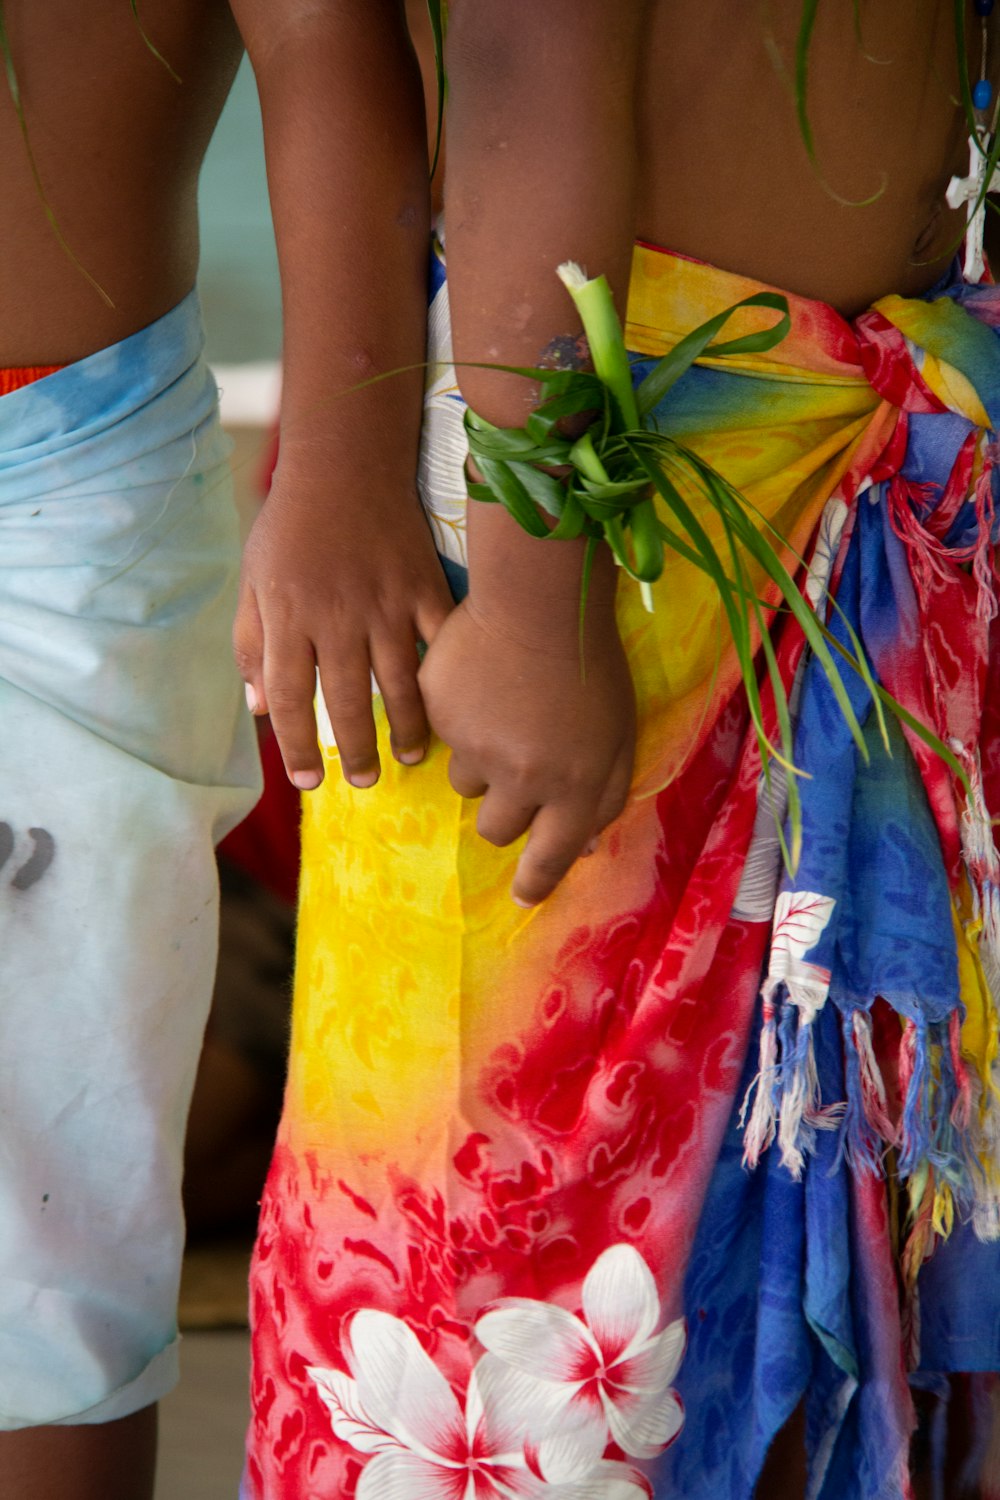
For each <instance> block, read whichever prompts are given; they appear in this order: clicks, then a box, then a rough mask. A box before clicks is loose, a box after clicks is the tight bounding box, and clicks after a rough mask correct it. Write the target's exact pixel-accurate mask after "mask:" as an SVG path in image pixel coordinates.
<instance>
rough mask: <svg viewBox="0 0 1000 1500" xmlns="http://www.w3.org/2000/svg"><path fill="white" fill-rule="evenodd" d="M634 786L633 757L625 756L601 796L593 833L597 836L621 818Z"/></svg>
mask: <svg viewBox="0 0 1000 1500" xmlns="http://www.w3.org/2000/svg"><path fill="white" fill-rule="evenodd" d="M631 785H632V756H631V755H623V756H622V757H621V759H620V760H619V762H618V764H617V765H616V766H615V768H614V770H613V771H612V773H611V775H610V776H609V778H608V784H607V786H606V787H605V788H604V791H603V793H602V794H601V800H600V802H599V803H598V804H597V816H596V817H595V819H594V827H593V831H594V833H595V834H598V833H601V832H603V830H604V829H605V828H607V827H608V825H609V824H610V823H613V822H614V821H615V819H616V818H618V817H620V816H621V814H622V812H623V811H624V809H625V804H626V803H627V801H628V794H629V787H630V786H631Z"/></svg>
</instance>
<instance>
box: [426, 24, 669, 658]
mask: <svg viewBox="0 0 1000 1500" xmlns="http://www.w3.org/2000/svg"><path fill="white" fill-rule="evenodd" d="M644 13H645V5H644V4H642V3H638V0H634V3H626V4H621V5H618V6H615V7H609V6H607V5H606V3H604V0H572V3H569V0H509V3H507V4H505V5H504V6H503V7H496V6H482V5H478V4H477V3H476V0H457V3H455V4H453V6H452V18H453V19H452V25H451V33H450V38H449V86H450V93H449V136H450V142H451V146H450V156H449V164H448V200H447V208H446V215H447V245H448V263H449V293H450V297H451V306H452V325H453V336H454V346H455V355H456V360H457V361H458V362H459V371H458V375H459V383H460V385H461V388H462V393H463V395H464V396H465V398H466V399H467V400H468V402H469V404H470V405H471V406H472V407H473V408H474V409H475V410H476V411H477V412H479V413H480V414H481V415H483V416H484V417H486V418H487V419H488V420H489V421H491V422H494V423H496V424H498V425H501V426H520V425H522V424H523V422H524V420H525V417H526V416H527V414H528V412H529V411H530V409H531V407H532V405H533V404H534V402H535V401H536V399H537V388H536V387H534V386H532V385H531V384H530V383H529V382H528V381H525V380H522V379H519V378H517V377H513V376H508V375H503V374H500V373H496V372H492V371H486V370H478V369H472V368H462V363H461V362H463V361H470V362H489V363H500V364H515V365H537V364H540V363H543V362H550V361H551V360H552V358H553V352H554V351H557V350H558V349H559V348H561V347H562V348H565V347H567V346H571V345H572V343H573V341H574V339H575V338H576V337H577V336H578V335H579V333H580V331H581V325H580V322H579V319H578V317H577V315H576V312H575V309H574V307H573V303H572V301H571V299H570V297H569V296H568V294H567V293H566V291H565V289H564V288H563V286H562V284H561V282H560V281H559V279H558V277H557V275H556V268H557V266H559V265H560V264H561V263H562V262H563V261H566V260H575V261H577V262H579V263H580V264H582V265H583V266H585V267H586V269H587V270H588V271H589V272H590V273H591V274H595V275H596V274H597V273H599V272H603V273H604V274H605V275H606V276H607V277H608V279H609V281H610V283H611V286H612V289H613V291H614V294H615V298H616V302H617V304H618V307H619V311H620V312H621V313H624V304H625V297H626V294H627V287H628V276H629V268H630V264H631V256H632V244H633V238H634V226H635V217H636V179H637V142H636V135H635V121H634V114H633V100H634V97H635V88H636V75H637V71H638V57H639V48H640V45H641V33H642V19H643V16H644ZM564 341H565V342H564ZM469 544H470V569H471V588H472V594H473V597H474V598H476V597H477V596H478V597H483V598H485V599H486V600H487V601H488V603H489V604H490V605H491V606H492V605H493V604H494V603H496V604H498V605H503V604H504V601H506V603H505V607H506V609H507V611H508V612H509V614H510V615H511V617H512V618H513V617H515V616H516V618H517V619H518V620H519V621H521V622H522V623H524V624H525V625H526V626H534V625H536V624H537V626H538V628H542V627H547V628H550V629H557V630H560V631H561V632H562V633H563V634H566V633H568V632H570V631H575V629H576V620H577V614H576V611H577V608H578V603H579V589H580V576H581V567H582V552H583V545H582V544H581V543H549V542H539V541H538V540H536V539H533V538H530V537H528V536H527V535H526V534H525V533H522V532H521V531H520V530H519V529H518V528H517V526H516V524H515V523H514V522H513V521H511V520H510V518H509V517H507V516H506V515H504V514H502V513H501V512H500V511H499V508H498V507H494V506H485V505H482V504H477V503H472V504H471V505H470V516H469ZM592 597H593V598H594V601H595V604H599V602H600V601H601V600H602V599H604V600H609V599H610V598H611V597H613V569H612V567H611V564H610V558H609V556H608V555H607V549H606V548H602V549H601V551H600V556H599V558H598V559H597V566H596V573H595V578H594V590H593V596H592Z"/></svg>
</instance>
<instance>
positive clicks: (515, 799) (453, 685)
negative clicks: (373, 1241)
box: [420, 600, 635, 906]
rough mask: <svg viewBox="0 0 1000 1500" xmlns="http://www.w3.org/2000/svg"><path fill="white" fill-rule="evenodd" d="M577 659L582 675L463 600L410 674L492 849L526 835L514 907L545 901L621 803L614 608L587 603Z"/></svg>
mask: <svg viewBox="0 0 1000 1500" xmlns="http://www.w3.org/2000/svg"><path fill="white" fill-rule="evenodd" d="M585 662H586V672H585V674H584V673H581V669H580V657H579V653H578V651H577V650H575V649H573V650H571V651H569V652H565V651H564V652H562V653H559V652H557V651H555V650H553V649H552V647H551V645H547V644H546V641H545V640H544V639H542V638H539V639H537V640H530V639H526V638H525V639H521V638H518V637H517V635H516V633H515V632H514V631H513V630H512V629H511V628H510V625H509V623H508V622H507V620H506V619H504V618H502V617H499V616H494V615H488V614H484V613H482V612H481V611H480V610H479V609H477V607H476V606H474V605H473V604H472V603H471V602H470V601H469V600H466V601H465V602H464V603H462V604H460V605H459V606H458V608H457V609H456V610H455V611H454V613H453V614H452V615H451V616H450V617H449V619H448V620H447V621H446V622H445V623H444V625H443V626H442V628H441V630H440V631H439V632H438V635H437V637H436V639H435V641H434V645H433V648H432V649H431V650H430V651H429V652H428V653H427V657H426V659H425V661H424V664H423V666H422V667H421V669H420V687H421V690H422V692H423V696H424V702H425V704H426V705H427V713H428V717H429V719H430V722H431V725H432V727H433V729H434V731H435V733H436V734H438V735H440V737H441V738H442V739H443V740H444V741H445V743H446V744H447V745H449V746H450V747H451V752H452V756H451V767H450V772H449V774H450V778H451V783H452V785H453V787H454V788H455V790H456V791H457V792H459V793H460V794H461V795H462V796H463V797H482V799H483V800H482V805H481V806H480V809H479V816H478V820H477V826H478V829H479V832H480V833H481V834H482V836H483V838H485V839H487V840H488V841H489V842H490V843H491V844H496V845H498V846H499V847H504V846H506V845H508V844H512V843H513V842H514V841H515V839H517V838H519V837H520V836H521V834H523V833H525V832H526V831H527V832H528V842H527V844H526V845H525V848H524V851H523V853H522V854H521V858H520V860H519V862H518V866H517V873H516V875H515V877H514V883H513V887H512V891H511V894H512V895H513V898H514V900H515V901H517V902H518V903H519V904H520V905H522V906H534V905H536V904H537V903H538V902H540V901H543V900H544V899H545V897H546V896H548V895H550V894H551V892H552V891H553V890H554V889H555V887H556V886H557V885H558V884H559V881H560V880H562V878H563V876H564V875H565V874H566V873H567V871H568V870H569V869H570V868H571V866H572V865H573V863H574V862H575V860H576V859H577V858H578V857H579V856H580V855H581V854H584V853H588V852H590V847H591V846H592V844H593V841H594V840H595V838H596V836H597V835H598V834H599V833H600V832H601V830H602V829H604V828H606V827H607V825H608V824H609V823H611V822H612V821H613V820H614V819H615V818H616V817H617V816H618V814H619V813H620V812H621V810H622V808H623V807H624V805H625V800H626V797H627V795H628V788H629V783H630V780H631V776H632V763H633V757H634V752H635V700H634V696H633V692H632V681H631V677H630V675H629V668H628V662H627V660H626V658H625V653H624V651H623V650H622V646H621V642H620V640H619V638H618V633H617V630H616V629H615V624H614V614H613V611H611V610H608V609H604V608H600V609H599V608H598V606H597V605H594V606H593V607H592V609H590V608H589V609H588V628H587V631H586V642H585Z"/></svg>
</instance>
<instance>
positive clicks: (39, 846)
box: [0, 824, 56, 891]
mask: <svg viewBox="0 0 1000 1500" xmlns="http://www.w3.org/2000/svg"><path fill="white" fill-rule="evenodd" d="M0 826H2V827H6V826H7V825H6V824H3V825H0ZM28 836H29V838H31V839H32V841H33V842H34V845H35V852H34V853H33V854H30V855H29V856H28V858H27V860H26V861H25V863H24V864H23V865H22V866H21V868H20V869H19V870H18V872H17V874H16V875H15V876H14V878H13V880H12V881H11V885H12V886H13V887H14V890H15V891H28V890H30V889H31V887H32V886H33V885H37V884H38V882H39V881H40V880H41V878H42V876H43V875H44V874H45V872H46V870H47V869H48V868H49V865H50V864H51V863H52V861H53V859H54V858H55V853H56V841H55V839H54V838H53V837H52V835H51V833H49V831H48V830H47V829H45V828H29V829H28Z"/></svg>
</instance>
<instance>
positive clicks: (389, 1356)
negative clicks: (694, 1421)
mask: <svg viewBox="0 0 1000 1500" xmlns="http://www.w3.org/2000/svg"><path fill="white" fill-rule="evenodd" d="M583 1312H584V1319H580V1318H577V1317H575V1316H574V1315H573V1314H572V1313H569V1312H567V1311H566V1310H565V1309H564V1308H561V1307H557V1306H555V1305H553V1304H550V1303H545V1302H538V1301H532V1300H530V1299H528V1298H516V1297H510V1298H504V1299H503V1300H501V1301H500V1302H498V1303H497V1304H496V1306H495V1307H494V1308H492V1309H491V1310H490V1311H489V1312H488V1313H486V1314H484V1316H483V1317H482V1318H481V1319H480V1320H479V1323H478V1324H477V1325H476V1333H477V1336H479V1338H480V1341H481V1342H482V1344H483V1345H484V1347H485V1348H486V1350H487V1352H486V1354H485V1355H483V1357H482V1358H481V1359H480V1360H479V1361H478V1363H477V1364H476V1366H475V1368H474V1369H473V1371H472V1374H471V1376H470V1378H469V1386H468V1390H467V1392H466V1398H465V1406H464V1410H463V1408H462V1405H461V1403H460V1402H459V1400H458V1398H457V1397H456V1395H455V1393H454V1391H453V1390H452V1389H451V1387H450V1385H449V1384H448V1382H447V1381H446V1380H445V1378H444V1376H443V1375H442V1374H441V1372H440V1371H439V1370H438V1369H437V1367H436V1366H435V1364H434V1362H433V1361H432V1360H431V1358H430V1356H429V1355H428V1354H427V1353H426V1351H425V1350H424V1349H423V1347H422V1346H421V1344H420V1342H419V1340H418V1339H417V1337H416V1334H415V1333H414V1332H413V1331H412V1329H410V1328H409V1327H408V1326H407V1324H406V1323H404V1322H403V1321H402V1320H401V1319H400V1318H396V1317H393V1316H392V1314H390V1313H385V1312H379V1311H376V1310H375V1309H372V1308H364V1309H362V1310H361V1311H359V1312H357V1313H355V1315H354V1317H353V1318H352V1319H351V1322H350V1330H349V1348H348V1351H347V1359H348V1363H349V1365H350V1368H351V1371H352V1375H347V1374H345V1373H343V1372H342V1371H340V1370H326V1369H320V1368H318V1367H315V1366H313V1367H310V1369H309V1374H310V1376H311V1377H312V1380H313V1382H314V1384H315V1386H316V1389H317V1392H318V1394H319V1396H320V1397H321V1399H322V1400H323V1401H324V1403H325V1404H326V1406H327V1408H328V1409H329V1412H330V1421H331V1424H332V1426H333V1431H334V1434H335V1435H336V1436H337V1437H338V1438H339V1439H340V1441H341V1442H344V1443H347V1444H348V1445H349V1446H350V1447H351V1448H353V1449H354V1450H355V1452H357V1453H361V1454H364V1455H365V1456H366V1457H367V1458H368V1460H369V1461H368V1463H367V1464H366V1465H365V1467H364V1468H363V1470H362V1472H361V1478H360V1480H359V1482H358V1489H357V1500H648V1497H649V1496H650V1495H651V1490H650V1486H649V1482H648V1480H646V1478H645V1477H644V1476H643V1475H642V1474H641V1473H639V1471H638V1470H637V1469H634V1468H633V1467H631V1465H629V1464H627V1463H621V1462H618V1461H615V1460H608V1459H605V1458H604V1453H605V1450H606V1448H607V1446H608V1444H609V1442H614V1443H616V1444H617V1445H618V1447H619V1448H620V1449H621V1450H622V1451H623V1452H625V1453H627V1454H628V1455H629V1456H630V1457H632V1458H637V1459H645V1458H652V1457H655V1456H656V1455H657V1454H658V1453H661V1452H662V1451H663V1449H664V1447H665V1446H666V1445H667V1443H669V1442H670V1441H671V1440H672V1439H673V1438H674V1437H676V1435H677V1433H678V1432H679V1431H680V1428H681V1425H682V1423H683V1420H684V1414H683V1409H682V1407H681V1404H680V1401H679V1400H678V1399H677V1396H676V1394H675V1392H673V1391H672V1390H671V1389H670V1381H671V1380H672V1379H673V1377H674V1375H675V1374H676V1371H677V1367H678V1365H679V1364H680V1360H681V1356H682V1354H683V1350H684V1327H683V1323H681V1322H677V1323H672V1324H671V1325H670V1326H669V1327H668V1328H667V1329H665V1330H664V1331H663V1332H662V1333H658V1334H657V1333H654V1331H653V1330H654V1329H655V1327H656V1324H657V1322H658V1321H659V1300H658V1298H657V1295H656V1287H655V1284H654V1282H653V1277H652V1273H651V1272H650V1270H649V1267H648V1266H647V1265H646V1263H645V1261H644V1260H643V1258H642V1256H641V1255H640V1254H639V1253H638V1251H636V1250H635V1249H633V1248H632V1247H631V1246H629V1245H616V1246H614V1247H612V1249H610V1250H607V1251H605V1252H604V1254H603V1255H601V1256H600V1257H599V1258H598V1259H597V1261H596V1262H595V1263H594V1265H593V1266H592V1268H591V1270H590V1272H589V1274H588V1276H587V1278H586V1280H585V1281H584V1285H583ZM484 1335H485V1336H484Z"/></svg>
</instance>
